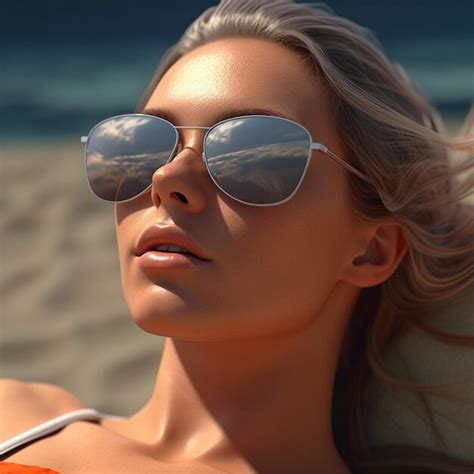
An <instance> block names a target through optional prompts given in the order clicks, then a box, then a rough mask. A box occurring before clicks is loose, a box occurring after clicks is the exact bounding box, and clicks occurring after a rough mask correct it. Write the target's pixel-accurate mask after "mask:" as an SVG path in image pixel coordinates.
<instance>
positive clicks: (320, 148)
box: [311, 143, 371, 183]
mask: <svg viewBox="0 0 474 474" xmlns="http://www.w3.org/2000/svg"><path fill="white" fill-rule="evenodd" d="M311 149H312V150H318V151H322V152H323V153H325V154H326V155H328V156H329V158H332V159H333V160H334V161H336V162H337V163H339V164H340V165H341V166H344V168H346V169H347V170H349V171H350V172H351V173H354V174H355V175H357V176H358V177H359V178H361V179H363V180H364V181H366V182H367V183H370V182H371V181H370V179H369V178H368V177H367V176H366V175H365V174H363V173H361V172H360V171H359V170H358V169H356V168H354V167H353V166H351V165H350V164H349V163H347V162H346V161H344V160H343V159H342V158H339V157H338V156H337V155H336V154H335V153H333V152H332V151H329V150H328V148H327V147H326V146H324V145H322V144H321V143H312V144H311Z"/></svg>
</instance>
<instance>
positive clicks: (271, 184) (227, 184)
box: [205, 116, 311, 204]
mask: <svg viewBox="0 0 474 474" xmlns="http://www.w3.org/2000/svg"><path fill="white" fill-rule="evenodd" d="M310 143H311V138H310V136H309V134H308V132H307V131H306V130H305V129H303V128H302V127H300V126H299V125H297V124H295V123H294V122H290V121H288V120H285V119H281V118H274V117H252V116H249V117H245V118H239V119H232V120H229V121H226V122H223V123H222V124H220V125H217V126H216V127H215V128H214V129H212V130H211V131H210V132H209V134H208V135H207V139H206V143H205V153H206V157H207V163H208V167H209V171H210V174H211V176H212V177H213V179H214V181H215V182H216V183H217V184H218V186H220V187H221V188H222V189H223V190H225V192H227V193H228V194H229V195H231V196H233V197H234V198H236V199H239V200H241V201H245V202H248V203H252V204H274V203H277V202H280V201H283V200H285V199H287V198H288V197H289V196H291V194H292V193H293V192H294V190H295V189H296V188H297V186H298V184H299V182H300V181H301V178H302V176H303V173H304V171H305V169H306V166H307V162H308V157H309V151H310Z"/></svg>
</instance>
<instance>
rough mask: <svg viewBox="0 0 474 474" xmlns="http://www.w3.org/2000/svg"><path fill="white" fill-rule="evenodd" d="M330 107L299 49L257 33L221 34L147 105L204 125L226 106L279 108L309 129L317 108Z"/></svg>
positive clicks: (167, 78)
mask: <svg viewBox="0 0 474 474" xmlns="http://www.w3.org/2000/svg"><path fill="white" fill-rule="evenodd" d="M328 106H329V97H328V94H327V90H326V87H325V86H324V84H323V83H322V81H321V80H319V79H318V78H316V77H315V76H314V75H313V74H310V72H309V70H308V69H307V68H306V67H305V65H304V63H303V62H302V59H301V58H300V57H299V56H298V55H297V54H296V53H295V52H293V51H291V50H290V49H289V48H287V47H285V46H284V45H280V44H277V43H274V42H270V41H267V40H261V39H256V38H227V39H220V40H217V41H213V42H211V43H208V44H206V45H203V46H201V47H199V48H197V49H195V50H194V51H192V52H190V53H188V54H186V55H185V56H183V57H182V58H180V59H179V60H178V61H177V62H176V63H175V64H173V66H171V68H170V69H168V71H167V72H166V73H165V74H164V76H163V77H162V78H161V80H160V82H159V83H158V85H157V87H156V88H155V90H154V92H153V94H152V95H151V97H150V99H149V101H148V103H147V105H146V107H147V108H152V107H165V108H169V109H171V110H173V111H174V112H175V115H176V116H177V117H179V118H180V119H182V120H180V121H183V123H184V122H185V124H193V125H201V126H210V125H212V124H213V120H212V118H213V112H214V113H215V112H218V111H219V110H221V109H222V108H229V107H238V108H251V107H258V108H268V109H273V110H275V109H276V110H280V111H281V112H282V113H285V114H286V115H287V116H289V117H292V118H293V119H294V120H297V121H298V122H300V123H302V124H303V125H305V126H307V128H308V129H310V128H311V124H313V125H314V116H315V114H314V111H315V108H317V109H318V111H319V114H317V116H319V117H320V116H321V115H325V110H326V109H328ZM180 113H181V115H180ZM184 113H185V118H184V116H183V114H184ZM176 125H178V124H176ZM318 128H319V127H318Z"/></svg>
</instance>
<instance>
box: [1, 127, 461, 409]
mask: <svg viewBox="0 0 474 474" xmlns="http://www.w3.org/2000/svg"><path fill="white" fill-rule="evenodd" d="M456 125H457V124H451V125H450V130H455V129H456V128H457V127H456ZM83 150H84V145H83V144H82V143H80V142H79V139H78V138H77V139H74V140H72V139H58V140H44V141H38V142H32V143H27V144H22V143H15V144H9V145H5V144H4V145H2V149H1V150H0V152H1V169H0V173H1V176H0V178H1V194H0V209H1V220H0V236H1V241H0V259H1V261H0V290H1V293H0V311H1V314H0V324H1V328H0V376H1V377H3V378H5V377H7V378H15V379H19V380H25V381H31V382H47V383H52V384H56V385H59V386H61V387H64V388H65V389H67V390H69V391H71V392H72V393H73V394H74V395H76V396H77V397H78V398H79V399H81V400H82V401H83V402H84V403H85V404H86V405H87V406H88V407H91V408H96V409H98V410H102V411H105V412H108V413H112V414H117V415H123V416H129V415H131V414H132V413H134V412H135V411H137V410H138V409H139V408H140V407H141V406H142V405H143V404H144V403H145V402H146V401H147V400H148V398H149V397H150V395H151V392H152V389H153V387H154V383H155V376H156V372H157V369H158V366H159V363H160V358H161V352H162V348H163V343H164V340H165V339H164V337H162V336H156V335H152V334H149V333H146V332H144V331H143V330H141V329H140V328H138V327H137V326H136V325H135V324H134V322H133V319H132V317H131V315H130V314H129V311H128V307H127V305H126V302H125V298H124V295H123V292H122V286H121V280H120V267H119V259H118V250H117V243H116V238H115V230H114V209H113V204H109V203H106V202H103V201H100V200H98V199H96V198H95V197H94V196H93V195H92V193H91V191H90V190H89V187H88V184H87V182H86V178H85V174H84V161H83Z"/></svg>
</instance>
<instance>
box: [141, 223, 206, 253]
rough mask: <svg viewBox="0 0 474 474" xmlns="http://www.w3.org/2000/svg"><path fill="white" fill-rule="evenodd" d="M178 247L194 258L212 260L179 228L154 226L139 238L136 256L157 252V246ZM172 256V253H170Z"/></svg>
mask: <svg viewBox="0 0 474 474" xmlns="http://www.w3.org/2000/svg"><path fill="white" fill-rule="evenodd" d="M164 244H166V245H176V246H178V247H182V248H183V249H185V250H186V251H187V252H189V253H191V254H192V255H193V256H195V257H197V258H199V259H201V260H205V261H210V258H209V257H208V256H207V254H206V253H205V252H204V250H202V249H201V248H200V247H199V245H198V244H197V243H196V242H195V241H194V240H193V239H191V237H189V236H188V235H186V234H185V233H184V231H182V230H181V229H180V228H179V227H176V226H166V227H162V226H159V225H153V226H151V227H148V228H147V229H146V230H145V231H144V232H143V233H142V234H141V235H140V237H139V239H138V242H137V245H136V246H135V255H136V256H137V257H139V256H141V255H143V254H144V253H146V252H148V251H151V250H155V247H156V246H157V245H164ZM170 254H171V253H170Z"/></svg>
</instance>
